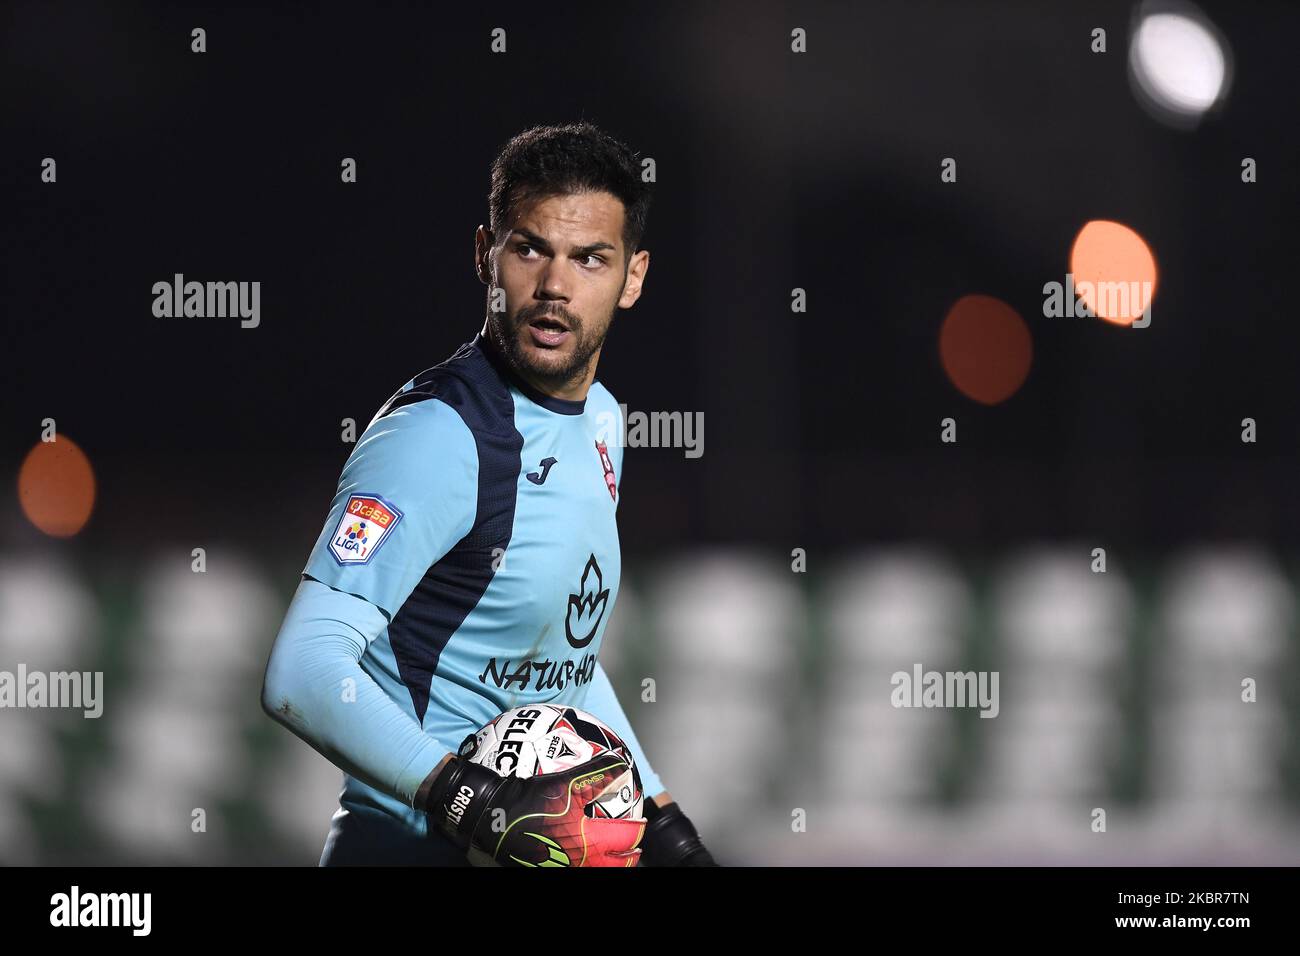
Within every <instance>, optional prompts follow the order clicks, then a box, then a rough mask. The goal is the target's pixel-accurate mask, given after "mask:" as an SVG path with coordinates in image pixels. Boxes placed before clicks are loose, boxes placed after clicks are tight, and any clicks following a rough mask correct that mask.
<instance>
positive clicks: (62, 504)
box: [18, 435, 95, 538]
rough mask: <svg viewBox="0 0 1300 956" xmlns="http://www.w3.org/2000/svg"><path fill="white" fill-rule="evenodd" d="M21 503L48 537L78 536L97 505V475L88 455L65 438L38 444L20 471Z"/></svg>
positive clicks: (28, 454)
mask: <svg viewBox="0 0 1300 956" xmlns="http://www.w3.org/2000/svg"><path fill="white" fill-rule="evenodd" d="M18 504H19V505H20V506H21V507H22V509H23V514H25V515H26V516H27V520H28V521H30V522H31V523H32V524H34V525H36V527H37V528H39V529H40V530H41V531H44V532H45V533H46V534H48V535H51V536H52V537H55V538H70V537H72V536H73V535H75V534H76V533H77V532H78V531H80V530H81V529H82V528H83V527H85V524H86V522H87V520H89V518H90V512H91V509H92V508H94V506H95V472H94V469H92V468H91V467H90V459H88V458H87V457H86V453H85V452H83V451H82V450H81V449H80V448H79V447H77V445H76V443H75V442H73V441H72V439H70V438H66V437H64V436H63V435H59V436H57V437H56V438H55V440H54V441H52V442H44V441H39V442H37V443H36V447H35V448H33V449H32V450H31V451H29V452H28V453H27V457H26V458H25V459H23V466H22V468H21V469H20V470H19V472H18Z"/></svg>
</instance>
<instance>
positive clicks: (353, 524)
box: [330, 495, 402, 564]
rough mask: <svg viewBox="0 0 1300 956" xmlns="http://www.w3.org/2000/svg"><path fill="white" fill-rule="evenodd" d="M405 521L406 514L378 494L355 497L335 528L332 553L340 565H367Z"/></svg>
mask: <svg viewBox="0 0 1300 956" xmlns="http://www.w3.org/2000/svg"><path fill="white" fill-rule="evenodd" d="M401 520H402V513H401V512H400V511H398V510H397V509H396V508H394V507H393V506H392V505H391V504H389V503H388V502H387V501H385V500H384V499H383V498H380V497H379V496H378V495H353V496H352V497H350V498H349V499H348V503H347V505H346V506H345V507H344V508H343V515H342V517H340V518H339V523H338V527H337V528H335V529H334V537H333V538H332V539H331V540H330V554H332V555H334V560H335V561H337V562H338V563H339V564H365V563H366V562H367V561H369V560H370V558H371V556H372V555H374V553H375V552H376V551H378V550H379V546H380V545H381V544H383V543H384V540H385V539H386V538H387V537H388V535H389V533H390V532H391V531H392V530H393V528H395V527H396V526H397V522H399V521H401Z"/></svg>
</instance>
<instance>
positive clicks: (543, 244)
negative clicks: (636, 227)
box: [510, 229, 618, 256]
mask: <svg viewBox="0 0 1300 956" xmlns="http://www.w3.org/2000/svg"><path fill="white" fill-rule="evenodd" d="M510 234H511V235H512V236H513V235H516V234H517V235H520V236H523V237H524V239H526V240H527V241H528V244H529V245H533V246H536V247H537V248H538V249H541V250H542V251H543V252H547V253H551V252H554V251H555V250H554V249H552V248H551V244H550V243H549V242H547V241H546V240H545V239H543V238H542V237H541V236H539V235H537V234H536V233H532V232H529V231H528V230H527V229H512V230H510ZM605 250H609V251H610V252H617V251H618V247H617V246H614V245H612V244H610V243H608V242H603V241H602V242H592V243H588V244H587V245H585V246H579V247H578V248H576V249H574V250H573V255H576V256H589V255H591V254H593V253H596V252H604V251H605Z"/></svg>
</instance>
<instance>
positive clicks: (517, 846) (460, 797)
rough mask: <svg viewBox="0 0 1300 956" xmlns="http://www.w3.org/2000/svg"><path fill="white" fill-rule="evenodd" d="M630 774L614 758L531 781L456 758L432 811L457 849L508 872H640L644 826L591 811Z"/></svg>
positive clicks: (435, 788) (439, 784) (440, 780)
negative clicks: (474, 853)
mask: <svg viewBox="0 0 1300 956" xmlns="http://www.w3.org/2000/svg"><path fill="white" fill-rule="evenodd" d="M629 772H630V768H629V767H628V765H627V762H626V761H624V760H623V758H622V757H619V756H618V755H617V754H614V753H605V754H601V755H600V756H599V757H596V758H594V759H592V760H589V761H587V762H586V763H583V764H579V765H578V766H576V767H572V768H570V769H568V770H564V771H561V772H559V773H550V774H544V775H542V776H538V777H527V778H522V777H502V776H500V775H499V774H497V773H496V771H494V770H492V769H491V768H490V767H483V766H480V765H479V764H475V763H471V762H470V761H468V760H466V759H465V758H464V757H460V756H453V757H452V758H451V760H450V761H448V763H447V766H446V767H444V768H443V770H442V772H441V773H440V774H439V775H438V777H437V778H436V779H435V780H434V782H433V785H432V787H430V789H429V796H428V800H427V802H426V805H425V810H426V812H428V814H429V819H430V822H431V823H432V824H433V825H435V826H436V827H437V828H438V829H439V830H440V831H441V832H442V833H443V834H445V835H446V836H447V838H448V839H450V840H451V841H452V842H453V843H454V844H456V845H457V846H458V847H460V848H461V849H463V850H465V851H467V853H468V852H469V851H470V850H471V848H473V849H475V850H477V851H479V852H480V853H482V854H486V855H487V856H489V857H491V858H492V859H493V860H495V861H496V862H497V863H498V864H500V865H502V866H636V865H637V861H638V859H639V858H640V856H641V850H640V849H638V848H637V844H638V842H640V840H641V835H642V832H643V831H644V829H645V826H646V823H645V821H643V820H615V819H602V818H596V817H589V816H587V815H586V813H585V812H584V811H585V808H586V807H587V805H588V804H589V803H592V802H593V801H595V800H597V799H599V798H600V797H601V796H603V795H604V794H605V793H606V792H608V791H610V790H613V789H616V788H617V787H618V786H621V785H622V784H623V783H624V782H625V781H624V780H623V778H624V777H625V776H626V775H627V774H628V773H629Z"/></svg>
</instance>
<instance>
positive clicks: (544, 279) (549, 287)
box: [535, 256, 569, 302]
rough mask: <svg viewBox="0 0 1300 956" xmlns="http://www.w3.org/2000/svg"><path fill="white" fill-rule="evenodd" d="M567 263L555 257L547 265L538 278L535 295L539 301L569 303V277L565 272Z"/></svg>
mask: <svg viewBox="0 0 1300 956" xmlns="http://www.w3.org/2000/svg"><path fill="white" fill-rule="evenodd" d="M564 266H565V261H564V259H563V258H562V257H560V256H553V257H552V258H551V259H549V260H548V261H547V263H546V268H544V269H543V270H542V271H541V273H540V274H539V275H538V277H537V291H536V293H535V295H536V297H537V299H538V300H539V301H543V302H546V301H555V300H561V301H564V302H567V301H569V277H568V276H567V275H566V274H565V271H564Z"/></svg>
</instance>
